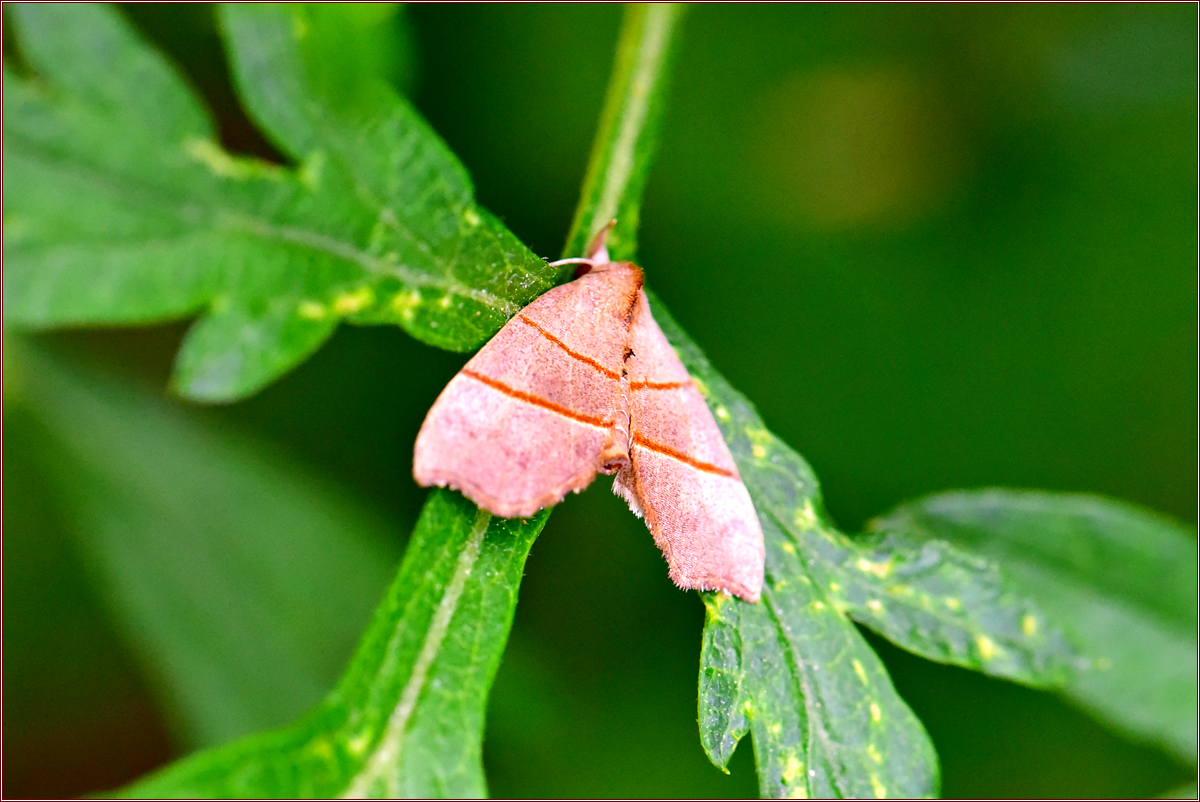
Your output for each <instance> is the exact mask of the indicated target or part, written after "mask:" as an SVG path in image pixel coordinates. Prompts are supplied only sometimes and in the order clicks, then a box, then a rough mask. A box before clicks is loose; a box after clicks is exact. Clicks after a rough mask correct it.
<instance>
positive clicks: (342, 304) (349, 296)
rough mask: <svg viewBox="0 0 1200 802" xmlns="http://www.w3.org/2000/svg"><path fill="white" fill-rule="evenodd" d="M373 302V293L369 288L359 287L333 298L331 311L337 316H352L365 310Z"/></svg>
mask: <svg viewBox="0 0 1200 802" xmlns="http://www.w3.org/2000/svg"><path fill="white" fill-rule="evenodd" d="M374 300H375V293H374V292H373V291H372V290H371V288H370V287H359V288H358V289H354V290H350V291H349V292H343V293H342V294H341V295H338V296H337V297H336V298H334V299H333V311H335V312H337V313H338V314H339V315H353V314H354V313H355V312H361V311H362V310H364V309H366V308H367V307H368V306H370V305H371V303H372V302H374Z"/></svg>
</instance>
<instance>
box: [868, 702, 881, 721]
mask: <svg viewBox="0 0 1200 802" xmlns="http://www.w3.org/2000/svg"><path fill="white" fill-rule="evenodd" d="M870 710H871V721H874V722H875V723H876V724H878V723H879V722H881V721H883V711H882V710H880V709H879V705H877V704H875V703H874V702H871V707H870Z"/></svg>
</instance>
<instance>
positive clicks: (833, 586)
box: [829, 582, 842, 593]
mask: <svg viewBox="0 0 1200 802" xmlns="http://www.w3.org/2000/svg"><path fill="white" fill-rule="evenodd" d="M829 592H830V593H841V592H842V586H841V585H840V584H838V583H837V582H830V583H829Z"/></svg>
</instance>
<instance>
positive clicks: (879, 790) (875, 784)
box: [871, 774, 887, 799]
mask: <svg viewBox="0 0 1200 802" xmlns="http://www.w3.org/2000/svg"><path fill="white" fill-rule="evenodd" d="M871 790H872V791H874V792H875V798H876V799H887V788H885V787H884V785H883V783H881V782H880V781H879V778H878V777H876V776H875V775H874V774H872V775H871Z"/></svg>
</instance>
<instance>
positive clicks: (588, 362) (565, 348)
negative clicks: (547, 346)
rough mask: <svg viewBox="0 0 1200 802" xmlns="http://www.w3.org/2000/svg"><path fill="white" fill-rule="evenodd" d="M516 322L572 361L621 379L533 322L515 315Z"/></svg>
mask: <svg viewBox="0 0 1200 802" xmlns="http://www.w3.org/2000/svg"><path fill="white" fill-rule="evenodd" d="M517 320H519V321H521V322H522V323H524V324H525V325H527V326H531V327H532V328H533V329H535V330H536V331H537V332H538V333H539V334H541V335H542V336H543V337H545V338H546V339H547V340H549V341H550V342H552V343H554V344H555V345H557V346H558V347H559V348H561V349H562V350H563V351H565V352H566V353H567V356H570V357H573V358H574V359H578V360H579V361H580V362H582V363H583V364H585V365H591V366H592V367H594V368H595V369H596V370H598V371H600V372H601V373H603V374H604V375H605V376H607V377H608V378H610V379H619V378H621V377H620V376H619V375H617V374H616V373H614V372H613V371H611V370H609V369H608V368H606V367H604V366H603V365H601V364H600V363H599V362H597V361H596V360H594V359H592V358H591V357H590V356H585V355H584V354H581V353H579V352H578V351H575V350H572V348H571V346H569V345H567V344H566V343H565V342H563V341H562V340H560V339H558V338H557V337H555V336H554V335H553V334H551V333H550V332H548V331H546V330H545V329H544V328H542V327H541V326H539V325H538V324H537V323H535V322H534V321H532V320H530V319H529V318H527V317H525V315H517Z"/></svg>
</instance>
